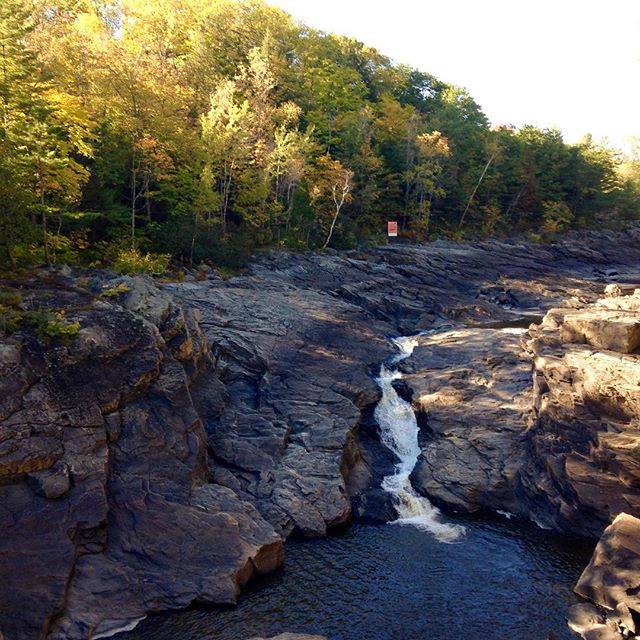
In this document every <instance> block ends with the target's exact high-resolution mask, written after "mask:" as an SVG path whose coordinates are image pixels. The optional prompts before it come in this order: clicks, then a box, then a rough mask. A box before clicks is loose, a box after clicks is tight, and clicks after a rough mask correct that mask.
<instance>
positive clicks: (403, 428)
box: [374, 336, 465, 542]
mask: <svg viewBox="0 0 640 640" xmlns="http://www.w3.org/2000/svg"><path fill="white" fill-rule="evenodd" d="M418 340H419V336H407V337H401V338H395V339H393V343H394V344H395V346H396V347H397V349H398V353H397V354H396V355H395V356H394V357H393V358H392V359H391V360H390V365H389V366H387V365H384V364H383V365H382V367H381V369H380V376H379V377H378V378H377V379H376V382H377V383H378V386H379V387H380V390H381V391H382V397H381V398H380V401H379V402H378V405H377V406H376V409H375V413H374V415H375V419H376V422H377V423H378V425H379V427H380V436H381V439H382V443H383V444H384V445H385V446H386V447H388V448H389V449H391V451H393V452H394V453H395V454H396V455H397V456H398V458H399V459H400V462H398V463H397V464H396V466H395V469H394V473H393V474H391V475H388V476H385V478H384V479H383V480H382V488H383V489H384V490H385V491H387V492H388V493H390V494H391V495H392V496H393V499H394V503H395V505H394V506H395V508H396V511H397V513H398V519H397V520H395V523H397V524H410V525H413V526H415V527H417V528H419V529H423V530H425V531H428V532H429V533H432V534H433V535H434V536H435V537H436V538H437V539H438V540H439V541H440V542H454V541H455V540H457V539H458V538H460V536H462V535H464V532H465V529H464V527H462V526H460V525H455V524H447V523H445V522H442V520H441V517H442V516H441V514H440V511H439V510H438V509H437V508H436V507H434V506H433V505H432V504H431V503H430V502H429V500H427V498H424V497H422V496H420V495H418V494H417V493H416V491H415V489H414V488H413V487H412V486H411V480H410V478H409V476H410V475H411V472H412V471H413V468H414V467H415V465H416V462H417V460H418V456H419V455H420V447H419V445H418V423H417V420H416V415H415V413H414V411H413V407H412V406H411V403H409V402H407V401H406V400H403V399H402V398H401V397H400V396H399V395H398V393H397V392H396V390H395V389H394V388H393V384H392V383H393V381H394V380H398V379H399V378H402V374H401V373H400V372H399V371H398V370H397V369H396V368H395V366H394V365H397V364H398V363H399V362H401V361H402V360H404V359H405V358H408V357H409V356H410V355H411V354H412V353H413V350H414V349H415V347H416V346H417V345H418Z"/></svg>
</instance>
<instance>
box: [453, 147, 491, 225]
mask: <svg viewBox="0 0 640 640" xmlns="http://www.w3.org/2000/svg"><path fill="white" fill-rule="evenodd" d="M495 157H496V153H494V154H493V155H492V156H491V157H490V158H489V162H487V164H485V165H484V169H483V170H482V173H481V174H480V179H479V180H478V182H477V184H476V186H475V187H474V189H473V191H472V192H471V195H470V196H469V201H468V202H467V206H466V207H465V209H464V212H463V213H462V217H461V218H460V222H459V223H458V231H459V230H460V229H462V225H463V223H464V219H465V217H466V215H467V211H469V207H470V206H471V202H472V200H473V198H474V196H475V195H476V191H478V187H479V186H480V184H481V182H482V181H483V179H484V176H485V174H486V173H487V169H489V166H490V165H491V163H492V162H493V160H494V159H495Z"/></svg>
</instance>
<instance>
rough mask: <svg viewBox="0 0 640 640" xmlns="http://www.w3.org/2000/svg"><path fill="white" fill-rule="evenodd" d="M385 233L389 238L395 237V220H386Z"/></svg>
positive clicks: (396, 229)
mask: <svg viewBox="0 0 640 640" xmlns="http://www.w3.org/2000/svg"><path fill="white" fill-rule="evenodd" d="M387 235H388V236H389V237H390V238H396V237H397V236H398V223H397V222H396V221H395V220H393V221H392V220H389V222H387Z"/></svg>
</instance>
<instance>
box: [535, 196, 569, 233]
mask: <svg viewBox="0 0 640 640" xmlns="http://www.w3.org/2000/svg"><path fill="white" fill-rule="evenodd" d="M542 211H543V213H542V218H543V220H544V224H543V229H544V231H547V232H549V233H558V232H559V231H566V229H568V227H569V225H570V224H571V221H572V220H573V213H572V212H571V209H569V207H568V206H567V204H566V203H564V202H553V201H549V200H547V201H545V202H543V203H542Z"/></svg>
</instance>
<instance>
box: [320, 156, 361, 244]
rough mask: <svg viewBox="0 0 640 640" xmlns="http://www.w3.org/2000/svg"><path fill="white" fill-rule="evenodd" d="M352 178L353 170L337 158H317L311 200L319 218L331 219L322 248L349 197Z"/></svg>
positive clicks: (331, 234)
mask: <svg viewBox="0 0 640 640" xmlns="http://www.w3.org/2000/svg"><path fill="white" fill-rule="evenodd" d="M352 180H353V172H352V171H351V170H350V169H347V168H346V167H344V166H343V165H342V163H341V162H340V161H339V160H334V159H333V158H331V156H329V155H324V156H322V157H321V158H319V160H318V163H317V166H316V176H315V180H314V183H313V186H312V188H311V201H312V203H313V204H314V206H315V207H316V208H317V210H318V213H319V216H320V219H321V220H322V219H325V218H327V219H330V220H331V222H330V224H329V230H328V233H327V238H326V240H325V241H324V244H323V245H322V247H323V248H326V247H328V246H329V243H330V242H331V237H332V236H333V232H334V230H335V227H336V222H337V220H338V216H339V215H340V212H341V211H342V207H343V206H344V205H345V203H347V202H349V201H350V199H351V188H352Z"/></svg>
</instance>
